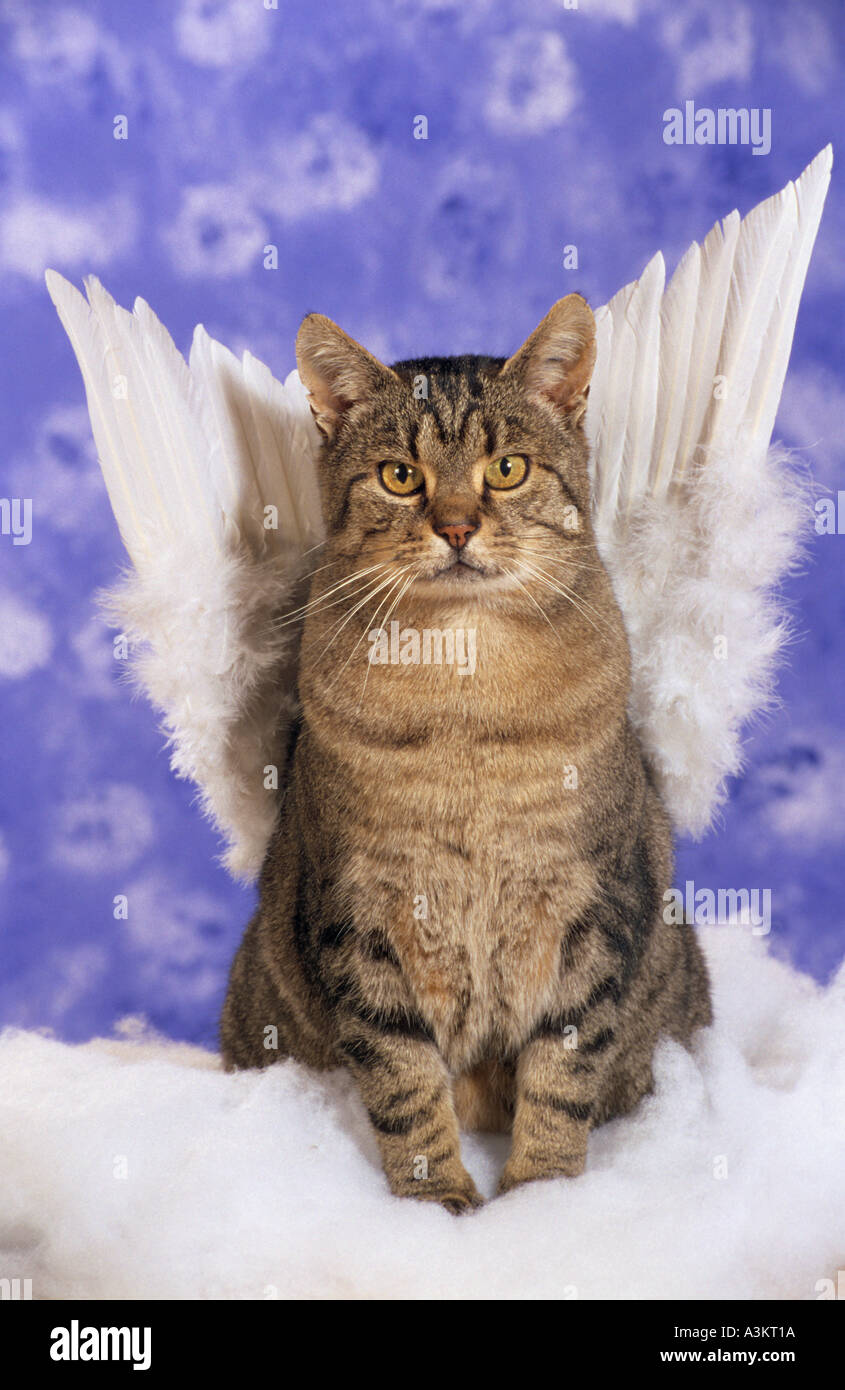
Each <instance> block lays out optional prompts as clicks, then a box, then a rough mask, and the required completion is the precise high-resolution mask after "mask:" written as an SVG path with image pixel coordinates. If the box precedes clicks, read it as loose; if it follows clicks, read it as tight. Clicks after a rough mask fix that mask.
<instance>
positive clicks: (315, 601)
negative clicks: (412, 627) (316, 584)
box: [275, 563, 387, 627]
mask: <svg viewBox="0 0 845 1390" xmlns="http://www.w3.org/2000/svg"><path fill="white" fill-rule="evenodd" d="M386 568H387V565H386V563H382V564H379V565H369V566H368V567H367V568H366V569H363V570H356V571H355V573H354V574H351V575H348V576H347V578H346V579H341V580H339V581H338V583H337V584H333V585H331V586H330V587H329V588H328V589H326V590H325V591H324V592H323V593H322V594H318V595H317V596H316V598H312V599H309V600H308V602H307V603H303V604H302V605H301V606H300V607H299V608H294V609H293V610H292V611H291V612H290V613H286V614H285V616H284V617H283V618H279V619H277V621H276V623H275V626H276V627H286V626H287V625H288V623H292V622H297V621H299V620H300V619H302V618H304V617H305V615H306V614H307V613H309V612H311V610H312V609H314V610H316V609H318V608H321V607H325V608H334V607H336V605H337V604H338V603H343V602H344V601H345V599H347V598H349V597H351V595H350V594H343V595H342V596H341V597H340V598H339V599H334V600H333V601H332V602H329V601H328V600H330V599H332V595H333V594H336V593H338V591H339V590H340V589H345V588H347V587H348V585H350V584H353V583H354V582H355V580H356V579H363V577H364V576H365V575H372V574H373V572H374V571H376V570H384V569H386ZM361 588H366V584H362V585H361V586H360V588H358V589H353V591H352V594H353V595H354V594H356V593H360V591H361Z"/></svg>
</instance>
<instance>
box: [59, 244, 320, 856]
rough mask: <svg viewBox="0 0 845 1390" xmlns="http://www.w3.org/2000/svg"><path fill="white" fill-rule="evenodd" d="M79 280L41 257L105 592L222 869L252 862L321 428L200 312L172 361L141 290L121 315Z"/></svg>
mask: <svg viewBox="0 0 845 1390" xmlns="http://www.w3.org/2000/svg"><path fill="white" fill-rule="evenodd" d="M85 285H86V290H87V292H88V301H87V302H86V300H85V299H84V298H83V296H82V295H81V294H80V293H79V292H78V290H76V289H74V287H73V286H72V285H70V284H69V283H68V282H67V280H64V279H63V278H62V277H61V276H60V275H58V274H57V273H56V272H55V271H52V270H49V271H48V272H47V288H48V290H49V292H50V295H51V297H52V299H53V303H54V304H55V306H56V308H57V310H58V313H59V317H60V318H61V321H62V323H63V324H64V327H65V329H66V330H67V334H68V337H69V338H70V341H71V343H72V345H73V349H74V352H75V353H76V356H77V359H78V361H79V365H80V368H81V370H82V376H83V380H84V383H85V390H86V395H87V399H88V410H89V414H90V416H91V424H92V428H93V431H94V439H95V442H96V445H97V451H98V454H99V458H100V463H101V466H102V470H103V476H104V478H105V481H106V486H107V488H108V493H109V499H110V501H111V505H112V509H113V511H114V514H115V518H116V520H117V524H118V526H119V528H120V533H121V536H122V537H123V541H124V544H125V545H126V549H127V551H128V553H129V558H130V560H131V561H132V569H131V571H130V572H129V573H128V574H127V575H125V576H124V578H123V580H122V582H121V583H120V584H119V585H118V586H117V587H116V588H115V589H114V590H112V592H111V593H110V595H109V596H108V600H107V607H108V609H109V611H110V613H111V616H112V619H113V621H114V622H115V624H116V625H117V626H118V627H120V628H122V629H123V631H124V632H125V634H126V636H127V638H128V640H129V644H130V656H131V665H132V670H133V674H134V677H135V679H136V681H137V683H138V684H139V685H140V686H141V687H142V689H143V690H144V691H145V692H146V694H147V695H148V696H149V697H150V699H151V700H152V702H153V704H154V705H155V706H156V707H157V708H158V709H159V710H160V711H161V712H162V714H163V719H164V728H165V731H166V733H167V736H168V740H169V742H170V744H171V747H172V756H171V766H172V768H173V770H174V772H176V774H177V775H178V776H180V777H187V778H190V780H191V781H193V782H194V783H195V784H196V786H197V787H198V788H199V791H200V797H201V801H202V805H203V809H204V810H205V812H206V813H207V814H208V815H209V816H210V817H211V818H212V820H213V821H214V823H215V824H216V826H217V828H218V830H219V831H220V832H221V834H222V835H223V837H224V839H225V841H226V845H227V848H226V852H225V855H224V862H225V864H226V866H227V868H228V869H229V870H230V871H231V872H232V873H233V874H234V875H235V876H236V877H240V878H247V879H248V878H252V877H254V876H255V874H257V872H258V870H259V868H260V866H261V862H262V859H263V857H264V853H265V850H266V847H267V841H268V839H269V836H270V833H271V830H272V827H273V822H274V819H275V815H276V798H275V787H276V786H277V785H278V769H279V763H280V759H281V757H282V750H283V749H284V747H285V743H286V734H287V729H288V726H289V724H290V720H291V718H292V716H293V714H294V708H295V706H294V698H293V689H294V677H293V664H294V662H295V657H296V640H297V633H296V629H295V626H294V627H285V628H284V629H281V628H280V627H279V626H278V624H277V622H276V621H275V620H276V619H277V617H278V615H279V613H280V612H281V611H282V610H284V609H286V608H287V609H290V608H291V607H292V606H293V602H294V596H295V594H296V592H297V586H298V584H299V581H300V579H301V575H302V570H303V558H304V557H305V556H306V555H307V554H308V552H309V550H311V549H312V548H315V547H316V546H317V545H319V543H320V541H321V540H322V537H323V523H322V517H321V513H320V499H319V493H318V490H317V477H316V469H315V465H314V456H315V451H316V448H317V444H318V441H319V435H318V434H317V431H316V429H315V427H314V424H313V421H312V418H311V411H310V409H309V407H308V404H307V395H306V392H305V389H304V387H303V386H302V385H301V383H300V381H299V378H298V376H297V375H296V373H295V372H292V373H291V374H290V376H289V377H288V378H287V380H286V381H285V383H284V385H282V383H281V382H279V381H276V380H275V378H274V377H273V376H272V374H271V373H270V371H269V370H268V369H267V367H265V366H264V365H263V363H261V362H259V361H258V360H257V359H256V358H255V357H253V356H251V354H250V353H245V354H244V357H243V361H241V362H239V361H238V360H237V359H236V358H235V357H234V356H233V355H232V354H231V353H230V352H229V351H228V350H227V349H226V348H224V347H222V346H221V345H220V343H217V342H215V341H214V339H213V338H210V337H209V336H208V334H207V333H206V331H205V329H204V328H203V327H202V326H199V327H198V328H197V329H196V331H195V333H194V338H193V343H192V346H191V352H190V360H189V362H188V363H186V362H185V360H184V358H183V357H182V356H181V354H180V353H179V352H178V351H177V349H176V347H175V346H174V343H173V340H172V339H171V338H170V336H169V334H168V333H167V332H166V330H165V329H164V328H163V327H162V325H161V323H160V322H159V320H158V319H157V318H156V316H155V314H153V312H152V310H151V309H150V308H149V306H148V305H147V304H145V303H144V301H143V300H142V299H138V300H136V301H135V310H134V313H128V312H127V311H126V310H125V309H121V308H120V307H119V306H118V305H117V304H115V302H114V300H113V299H112V297H111V295H109V294H107V292H106V291H105V290H104V289H103V287H102V285H101V284H100V283H99V281H98V280H96V279H95V278H94V277H93V276H91V277H89V278H88V279H87V280H86V282H85ZM274 769H276V775H274V771H273V770H274Z"/></svg>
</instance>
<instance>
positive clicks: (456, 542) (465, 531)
mask: <svg viewBox="0 0 845 1390" xmlns="http://www.w3.org/2000/svg"><path fill="white" fill-rule="evenodd" d="M434 529H435V530H436V532H437V534H438V536H443V537H444V539H445V540H447V541H448V542H449V544H450V545H451V546H454V548H455V550H461V549H462V548H463V547H464V546H465V545H466V543H467V541H468V540H469V538H470V536H471V535H472V533H473V531H477V530H478V526H477V524H476V525H473V524H472V522H471V521H448V522H446V523H445V525H443V526H436V527H435V528H434Z"/></svg>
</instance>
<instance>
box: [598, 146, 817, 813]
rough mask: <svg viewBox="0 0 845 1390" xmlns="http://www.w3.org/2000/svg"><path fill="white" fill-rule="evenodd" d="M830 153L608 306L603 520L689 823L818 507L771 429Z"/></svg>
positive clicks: (770, 644) (753, 692)
mask: <svg viewBox="0 0 845 1390" xmlns="http://www.w3.org/2000/svg"><path fill="white" fill-rule="evenodd" d="M831 167H832V151H831V149H830V147H829V146H828V147H827V148H826V149H824V150H822V152H821V153H820V154H819V155H817V157H816V158H815V159H814V160H813V162H812V163H811V164H810V165H808V167H807V168H806V169H805V170H804V173H803V174H802V175H801V177H800V178H799V179H798V180H797V181H796V182H795V183H789V184H788V185H787V186H786V188H785V189H783V190H782V192H780V193H778V194H777V195H776V196H775V197H773V198H769V199H768V200H767V201H766V202H764V203H761V204H760V205H759V206H758V207H756V208H754V209H753V211H752V212H751V213H749V215H748V216H747V217H746V218H745V219H743V220H740V217H739V214H738V213H736V212H733V213H731V214H730V216H729V217H727V218H725V219H724V221H723V222H722V223H721V224H717V225H716V226H715V227H714V228H713V229H712V231H711V232H710V233H709V235H708V236H707V238H706V239H705V241H704V242H703V243H702V245H701V246H700V247H699V246H698V245H697V244H693V246H691V247H690V249H689V251H688V252H687V253H686V255H685V256H684V257H683V259H682V260H681V262H680V264H679V266H678V268H677V270H676V271H675V274H674V276H673V277H672V280H671V281H670V283H669V286H668V288H667V289H666V292H665V294H662V297H661V292H662V281H661V270H660V269H659V268H656V266H657V261H658V258H655V260H653V261H652V262H650V264H649V266H648V267H647V268H646V271H645V272H644V274H643V276H642V277H641V279H640V280H639V281H638V282H636V284H634V285H629V286H626V287H625V288H624V289H623V290H620V291H619V293H618V294H617V295H615V296H614V298H613V299H612V300H611V301H610V304H609V305H608V306H606V308H604V309H600V310H599V311H598V312H597V314H596V322H597V344H598V351H597V360H596V368H595V373H594V377H593V384H592V386H591V390H590V403H589V408H588V412H587V421H586V424H587V431H588V436H589V438H590V441H591V444H592V450H593V457H592V463H591V467H592V470H593V495H594V512H595V526H596V534H597V537H598V541H599V545H600V548H601V550H602V553H603V556H604V559H605V562H606V563H607V565H608V568H609V570H610V572H611V576H612V578H613V582H614V586H615V589H616V592H617V596H618V598H619V601H620V604H621V607H622V610H623V613H624V616H625V619H626V623H627V626H628V631H629V634H630V638H631V648H632V657H633V692H632V703H631V710H632V715H633V718H634V720H635V723H636V724H637V726H638V728H639V730H640V732H641V735H642V737H643V740H644V742H645V745H646V748H647V751H648V753H649V755H650V758H651V760H652V762H653V764H654V767H655V770H656V771H657V774H658V776H659V779H660V782H661V784H662V789H663V792H664V796H665V798H666V801H667V804H668V806H669V809H670V812H671V814H672V818H673V820H674V823H675V825H676V828H677V829H678V830H679V831H686V832H689V833H692V834H701V833H702V832H703V831H704V830H705V829H706V828H707V826H708V825H709V824H710V822H711V820H712V818H713V815H714V813H715V811H716V810H717V808H718V806H719V805H720V804H721V802H722V801H723V799H724V796H725V781H726V778H727V777H728V776H729V775H730V774H731V773H735V772H736V771H738V770H739V768H740V766H741V762H742V756H741V744H740V732H741V729H742V726H743V724H744V723H745V722H746V721H747V720H748V719H749V718H750V717H751V716H752V715H753V714H755V713H756V712H757V711H759V710H760V709H761V708H763V707H764V706H765V704H766V702H767V701H768V700H769V699H770V697H771V690H772V676H773V669H774V665H775V661H776V657H777V654H778V651H779V649H780V648H781V646H782V645H783V642H784V639H785V637H786V635H787V632H788V626H787V624H786V622H785V620H784V616H783V612H782V610H781V607H780V605H779V603H778V601H777V594H776V586H777V584H778V582H779V581H780V579H781V578H782V577H783V575H784V574H785V573H786V572H787V571H788V570H789V568H790V566H791V565H792V564H793V563H794V560H795V558H796V554H797V551H798V549H799V546H800V541H801V536H802V532H803V530H804V523H805V519H806V515H807V508H806V504H805V501H804V496H803V492H802V489H801V487H800V486H799V484H798V481H797V479H796V475H795V473H794V471H793V470H791V469H790V467H789V462H788V459H787V456H786V454H785V453H784V451H780V452H778V451H770V450H769V442H770V438H771V433H772V429H773V426H774V421H775V415H776V412H777V407H778V402H779V400H780V394H781V390H782V388H783V381H784V376H785V373H786V367H787V362H788V360H789V353H790V348H791V345H792V337H793V332H794V329H795V320H796V316H797V313H798V305H799V301H800V298H801V291H802V288H803V285H804V279H805V276H806V273H807V267H808V264H809V259H810V254H811V252H812V248H813V243H814V241H815V238H816V233H817V231H818V227H819V221H820V219H821V214H822V209H823V206H824V201H825V196H826V193H827V188H828V184H829V182H830V172H831ZM660 267H661V268H662V262H661V263H660Z"/></svg>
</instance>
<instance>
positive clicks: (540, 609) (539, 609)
mask: <svg viewBox="0 0 845 1390" xmlns="http://www.w3.org/2000/svg"><path fill="white" fill-rule="evenodd" d="M515 563H516V564H519V561H518V560H517V561H515ZM505 574H506V575H508V577H509V578H510V579H513V580H515V582H516V583H517V584H518V585H519V587H520V589H521V590H522V592H523V593H524V594H525V596H526V598H528V599H530V600H531V602H532V603H533V604H534V607H535V608H536V609H537V612H538V613H539V614H540V616H541V618H545V620H546V622H547V623H548V625H549V627H550V628H551V630H552V632H553V633H554V635H555V637H556V638H557V640H558V641H559V642H560V644H561V646H562V645H563V638H562V637H561V635H560V633H559V632H558V630H557V628H556V627H555V625H554V623H553V622H552V620H551V618H550V617H549V615H548V613H547V612H546V610H545V609H544V608H543V607H542V606H541V604H539V603H538V602H537V600H536V599H535V597H534V595H533V594H532V593H531V591H530V589H527V588H526V587H525V585H524V584H523V583H522V581H521V579H520V578H519V576H518V575H517V574H515V573H514V571H513V570H505Z"/></svg>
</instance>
